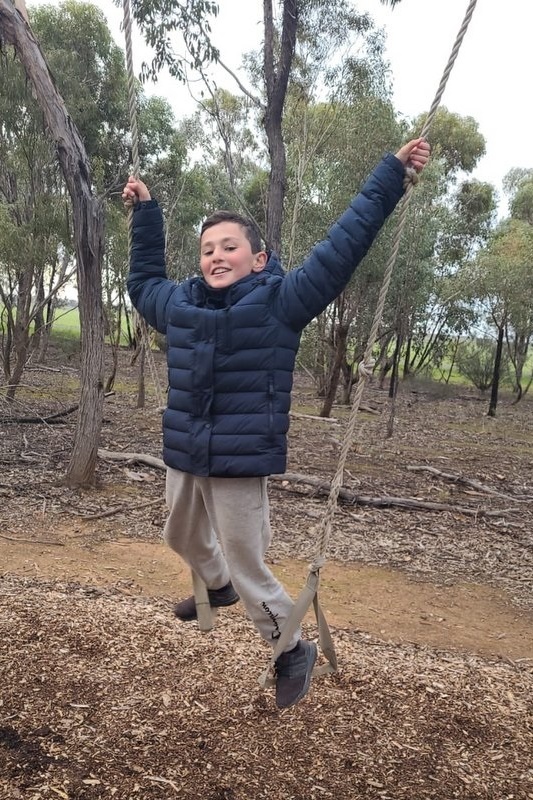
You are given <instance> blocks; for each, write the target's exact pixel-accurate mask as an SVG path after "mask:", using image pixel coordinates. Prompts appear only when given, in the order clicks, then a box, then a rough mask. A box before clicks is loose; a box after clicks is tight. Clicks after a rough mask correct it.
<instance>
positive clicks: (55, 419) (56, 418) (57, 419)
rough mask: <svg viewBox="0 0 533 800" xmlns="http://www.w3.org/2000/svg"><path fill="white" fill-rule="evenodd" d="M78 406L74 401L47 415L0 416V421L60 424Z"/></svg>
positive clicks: (112, 393) (7, 423)
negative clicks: (72, 403) (73, 403)
mask: <svg viewBox="0 0 533 800" xmlns="http://www.w3.org/2000/svg"><path fill="white" fill-rule="evenodd" d="M114 394H115V392H108V393H107V394H105V395H104V397H111V396H112V395H114ZM79 407H80V404H79V403H76V405H74V406H69V407H68V408H65V409H63V411H56V413H55V414H49V415H48V416H47V417H0V423H1V424H3V425H9V424H10V423H11V424H14V423H17V424H19V425H30V424H36V425H43V424H46V425H61V424H62V422H63V418H64V417H68V416H69V414H73V413H74V412H75V411H77V410H78V408H79Z"/></svg>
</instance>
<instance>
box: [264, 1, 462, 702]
mask: <svg viewBox="0 0 533 800" xmlns="http://www.w3.org/2000/svg"><path fill="white" fill-rule="evenodd" d="M476 3H477V0H470V3H469V5H468V8H467V11H466V14H465V18H464V20H463V24H462V25H461V28H460V29H459V33H458V34H457V38H456V40H455V44H454V46H453V48H452V52H451V54H450V57H449V59H448V63H447V65H446V69H445V70H444V73H443V76H442V78H441V81H440V84H439V87H438V89H437V93H436V95H435V99H434V100H433V103H432V105H431V108H430V110H429V113H428V115H427V118H426V121H425V123H424V125H423V127H422V131H421V132H420V136H421V137H423V138H425V137H426V136H427V134H428V132H429V130H430V127H431V124H432V123H433V120H434V118H435V115H436V113H437V110H438V108H439V105H440V102H441V100H442V96H443V94H444V90H445V88H446V84H447V83H448V78H449V77H450V74H451V71H452V69H453V66H454V64H455V61H456V59H457V55H458V53H459V50H460V48H461V45H462V43H463V40H464V38H465V35H466V31H467V29H468V26H469V24H470V20H471V19H472V15H473V13H474V9H475V7H476ZM417 179H418V176H417V174H416V173H415V171H414V170H410V169H409V170H407V171H406V177H405V194H404V196H403V198H402V202H401V205H400V210H399V215H398V224H397V228H396V233H395V236H394V241H393V246H392V251H391V254H390V257H389V260H388V262H387V266H386V268H385V274H384V277H383V283H382V286H381V289H380V292H379V297H378V302H377V306H376V311H375V314H374V319H373V321H372V326H371V328H370V333H369V335H368V341H367V345H366V349H365V352H364V356H363V360H362V362H361V363H360V364H359V374H358V381H357V386H356V391H355V395H354V400H353V404H352V409H351V412H350V417H349V420H348V426H347V429H346V433H345V435H344V437H343V446H342V448H341V452H340V456H339V461H338V466H337V471H336V473H335V477H334V478H333V481H332V483H331V489H330V492H329V496H328V501H327V506H326V511H325V514H324V517H323V519H322V521H321V522H320V524H319V527H318V531H317V545H316V552H315V557H314V559H313V562H312V564H311V565H310V567H309V573H308V576H307V581H306V583H305V586H304V588H303V589H302V591H301V593H300V596H299V597H298V599H297V601H296V603H295V606H294V609H293V611H292V613H291V615H290V616H289V618H288V619H287V621H286V623H285V625H284V627H283V629H282V631H281V636H280V638H279V639H278V640H277V642H276V647H275V648H274V650H273V653H272V658H271V660H270V664H269V665H268V667H267V668H266V670H265V672H264V673H263V674H262V675H261V677H260V679H259V682H260V684H261V686H262V687H263V688H266V687H268V686H273V685H274V684H275V680H274V678H273V677H272V673H273V670H274V664H275V662H276V659H277V658H278V657H279V656H280V655H281V654H282V652H283V651H284V650H285V648H286V647H287V644H288V643H289V642H290V640H291V637H292V635H293V633H294V632H295V631H296V630H297V628H298V627H299V625H300V623H301V622H302V620H303V618H304V616H305V614H306V612H307V610H308V609H309V607H310V606H311V603H312V604H313V607H314V610H315V616H316V620H317V625H318V641H319V645H320V649H321V650H322V653H323V654H324V656H325V657H326V659H327V663H326V664H323V665H322V666H319V667H317V668H316V669H315V671H314V674H315V675H323V674H327V673H331V672H336V671H337V656H336V653H335V648H334V645H333V639H332V637H331V633H330V630H329V628H328V625H327V622H326V619H325V617H324V614H323V612H322V609H321V608H320V603H319V602H318V589H319V586H320V569H321V568H322V567H323V566H324V564H325V563H326V555H327V549H328V544H329V540H330V537H331V529H332V525H333V518H334V516H335V511H336V509H337V502H338V499H339V492H340V490H341V488H342V482H343V477H344V468H345V465H346V460H347V458H348V453H349V452H350V449H351V447H352V443H353V440H354V434H355V428H356V422H357V416H358V413H359V406H360V405H361V398H362V396H363V391H364V389H365V385H366V380H367V378H368V377H370V376H371V375H372V372H373V369H374V364H375V362H374V358H373V355H372V352H373V349H374V345H375V343H376V339H377V336H378V331H379V327H380V325H381V320H382V318H383V312H384V309H385V301H386V299H387V292H388V290H389V285H390V282H391V278H392V274H393V271H394V267H395V265H396V260H397V257H398V252H399V250H400V242H401V239H402V236H403V232H404V229H405V224H406V221H407V211H408V209H409V204H410V202H411V197H412V193H413V188H414V185H415V183H416V181H417Z"/></svg>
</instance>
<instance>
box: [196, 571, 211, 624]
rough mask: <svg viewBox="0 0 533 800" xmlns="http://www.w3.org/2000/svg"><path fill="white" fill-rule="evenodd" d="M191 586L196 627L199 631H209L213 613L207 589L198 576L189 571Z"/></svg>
mask: <svg viewBox="0 0 533 800" xmlns="http://www.w3.org/2000/svg"><path fill="white" fill-rule="evenodd" d="M191 575H192V586H193V592H194V602H195V603H196V615H197V617H198V627H199V628H200V630H201V631H210V630H211V629H212V627H213V624H214V623H213V617H214V612H213V609H212V608H211V605H210V603H209V595H208V594H207V587H206V585H205V583H204V582H203V580H202V579H201V578H200V576H199V575H198V574H197V573H196V572H195V571H194V570H191Z"/></svg>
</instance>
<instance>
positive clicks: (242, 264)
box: [200, 222, 267, 289]
mask: <svg viewBox="0 0 533 800" xmlns="http://www.w3.org/2000/svg"><path fill="white" fill-rule="evenodd" d="M266 261H267V254H266V253H265V252H263V251H261V252H259V253H255V254H254V253H252V246H251V244H250V242H249V240H248V239H247V237H246V234H245V232H244V229H243V228H241V226H240V225H239V224H238V223H237V222H219V223H218V224H217V225H213V226H212V227H211V228H208V229H207V230H206V231H204V233H203V236H202V238H201V239H200V269H201V270H202V275H203V276H204V278H205V281H206V283H207V284H208V285H209V286H212V287H213V288H214V289H225V288H226V286H231V284H232V283H235V281H238V280H240V279H241V278H244V277H246V275H249V274H250V273H251V272H261V270H263V269H264V268H265V264H266Z"/></svg>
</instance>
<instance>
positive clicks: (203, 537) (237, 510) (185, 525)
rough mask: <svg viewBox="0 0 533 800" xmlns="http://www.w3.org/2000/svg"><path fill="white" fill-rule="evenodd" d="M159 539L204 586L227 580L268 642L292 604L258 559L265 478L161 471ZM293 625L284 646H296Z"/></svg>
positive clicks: (264, 530)
mask: <svg viewBox="0 0 533 800" xmlns="http://www.w3.org/2000/svg"><path fill="white" fill-rule="evenodd" d="M166 500H167V505H168V509H169V516H168V519H167V522H166V525H165V530H164V534H163V535H164V539H165V541H166V543H167V544H168V545H169V546H170V547H171V548H172V550H174V551H175V552H176V553H178V554H179V555H180V556H181V558H183V560H184V561H185V562H186V563H187V564H188V565H189V566H190V567H191V568H192V569H193V570H194V571H195V572H197V573H198V575H199V576H200V577H201V578H202V580H203V581H204V583H205V584H206V586H207V588H208V589H220V588H221V587H222V586H225V585H226V584H227V583H228V581H230V580H231V582H232V583H233V586H234V587H235V589H236V591H237V592H238V593H239V595H240V597H241V600H242V602H243V604H244V607H245V608H246V611H247V612H248V614H249V616H250V618H251V620H252V622H253V623H254V625H255V627H256V628H257V630H258V631H259V633H260V635H261V636H262V637H263V639H265V641H267V642H268V643H269V644H271V645H272V646H274V645H275V643H276V640H277V639H278V638H279V634H280V631H281V629H282V628H283V625H284V624H285V620H286V619H287V616H288V615H289V613H290V611H291V610H292V607H293V602H292V600H291V598H290V597H289V595H288V594H287V592H286V591H285V590H284V588H283V586H282V585H281V584H280V582H279V581H278V580H277V578H275V577H274V575H273V574H272V572H271V571H270V570H269V569H268V567H267V566H266V564H265V561H264V555H265V553H266V550H267V548H268V546H269V544H270V538H271V531H270V520H269V505H268V495H267V479H266V478H199V477H197V476H196V475H189V474H187V473H185V472H179V471H177V470H174V469H170V468H169V469H167V484H166ZM300 635H301V631H300V629H298V630H297V631H296V632H295V634H294V636H293V639H292V640H291V641H290V642H289V643H288V644H287V647H286V650H290V649H292V648H293V647H295V646H296V644H297V643H298V640H299V638H300Z"/></svg>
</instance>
